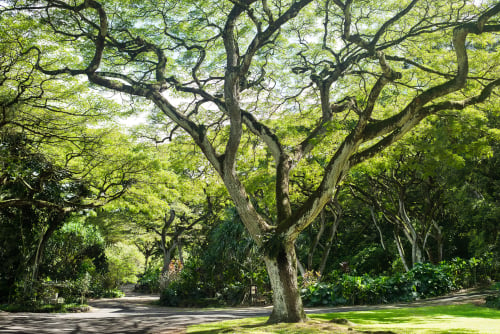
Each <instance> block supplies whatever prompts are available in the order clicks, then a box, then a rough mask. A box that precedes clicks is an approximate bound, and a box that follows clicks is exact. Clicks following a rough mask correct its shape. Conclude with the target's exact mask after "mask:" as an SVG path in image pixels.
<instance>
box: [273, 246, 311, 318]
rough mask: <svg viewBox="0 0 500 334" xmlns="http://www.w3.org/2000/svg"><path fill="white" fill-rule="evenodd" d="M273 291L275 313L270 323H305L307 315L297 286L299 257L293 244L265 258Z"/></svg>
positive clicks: (282, 247) (280, 248)
mask: <svg viewBox="0 0 500 334" xmlns="http://www.w3.org/2000/svg"><path fill="white" fill-rule="evenodd" d="M264 260H265V262H266V266H267V272H268V274H269V280H270V281H271V287H272V289H273V311H272V313H271V316H270V317H269V320H268V323H280V322H303V321H305V319H306V313H305V311H304V307H303V305H302V299H301V298H300V291H299V288H298V284H297V257H296V254H295V246H294V244H293V243H289V244H286V245H282V246H281V247H279V250H278V251H277V252H276V253H275V254H269V255H267V256H265V257H264Z"/></svg>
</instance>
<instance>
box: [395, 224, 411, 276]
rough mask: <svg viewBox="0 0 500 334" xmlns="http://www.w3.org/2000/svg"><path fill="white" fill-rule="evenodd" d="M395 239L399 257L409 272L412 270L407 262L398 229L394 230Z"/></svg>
mask: <svg viewBox="0 0 500 334" xmlns="http://www.w3.org/2000/svg"><path fill="white" fill-rule="evenodd" d="M394 241H395V242H396V246H397V248H398V253H399V258H400V259H401V262H402V263H403V266H404V268H405V271H406V272H408V271H410V269H409V268H408V264H407V263H406V259H405V252H404V248H403V245H402V244H401V239H400V238H399V235H398V234H397V233H396V231H394Z"/></svg>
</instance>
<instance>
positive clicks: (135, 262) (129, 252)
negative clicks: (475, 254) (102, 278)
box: [106, 242, 144, 287]
mask: <svg viewBox="0 0 500 334" xmlns="http://www.w3.org/2000/svg"><path fill="white" fill-rule="evenodd" d="M106 258H107V261H108V272H109V274H108V275H109V278H110V279H111V281H112V282H113V283H112V285H113V287H118V286H119V285H120V284H123V283H136V282H137V279H138V278H137V276H138V275H139V274H140V273H141V272H142V270H143V266H144V256H143V255H142V254H141V253H140V252H139V251H138V250H137V248H136V247H135V246H133V245H128V244H125V243H123V242H118V243H116V244H114V245H111V246H109V247H107V248H106Z"/></svg>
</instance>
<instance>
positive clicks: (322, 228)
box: [307, 209, 325, 270]
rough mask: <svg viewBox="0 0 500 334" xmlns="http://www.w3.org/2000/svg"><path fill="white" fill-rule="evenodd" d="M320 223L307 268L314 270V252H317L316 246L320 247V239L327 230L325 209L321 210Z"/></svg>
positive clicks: (308, 256) (308, 257) (310, 249)
mask: <svg viewBox="0 0 500 334" xmlns="http://www.w3.org/2000/svg"><path fill="white" fill-rule="evenodd" d="M319 224H320V225H319V231H318V233H316V236H315V237H314V241H313V243H312V244H311V247H310V248H309V254H308V255H307V270H313V258H314V253H315V252H316V248H317V247H318V245H319V241H320V240H321V237H322V236H323V232H324V231H325V209H323V210H322V211H321V214H320V216H319Z"/></svg>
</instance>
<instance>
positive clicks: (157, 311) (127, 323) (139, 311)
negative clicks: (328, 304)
mask: <svg viewBox="0 0 500 334" xmlns="http://www.w3.org/2000/svg"><path fill="white" fill-rule="evenodd" d="M484 296H485V293H482V292H466V293H459V294H454V295H451V296H447V297H443V298H434V299H428V300H425V301H422V302H416V303H410V304H394V305H377V306H352V307H350V306H348V307H336V308H309V309H307V310H306V311H307V313H329V312H347V311H355V310H356V311H357V310H371V309H382V308H395V307H412V306H422V305H449V304H456V303H465V302H477V301H480V300H482V299H484ZM157 299H158V297H157V296H150V295H134V294H132V295H131V296H127V297H124V298H119V299H99V300H93V301H90V303H89V305H90V306H91V307H92V310H91V312H86V313H64V314H46V313H5V312H3V313H2V312H0V333H1V334H6V333H9V334H21V333H23V334H31V333H33V334H46V333H68V334H73V333H75V334H76V333H102V334H107V333H124V334H126V333H157V334H160V333H161V334H163V333H183V332H184V329H185V328H186V327H187V326H188V325H192V324H198V323H204V322H211V321H221V320H229V319H238V318H247V317H253V316H267V315H269V314H270V312H271V307H246V308H224V309H182V308H170V307H159V306H154V305H151V304H150V303H151V302H152V301H154V300H157Z"/></svg>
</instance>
